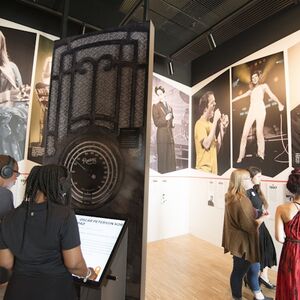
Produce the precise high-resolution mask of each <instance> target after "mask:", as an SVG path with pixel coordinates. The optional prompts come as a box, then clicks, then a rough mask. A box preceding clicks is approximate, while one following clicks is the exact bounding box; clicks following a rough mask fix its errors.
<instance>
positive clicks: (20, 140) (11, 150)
mask: <svg viewBox="0 0 300 300" xmlns="http://www.w3.org/2000/svg"><path fill="white" fill-rule="evenodd" d="M35 39H36V34H33V33H29V32H25V31H21V30H17V29H13V28H7V27H1V26H0V51H1V55H0V123H1V128H0V137H1V142H0V153H4V154H7V155H10V156H12V157H13V158H15V159H16V160H17V161H20V160H23V159H24V150H25V140H26V128H27V117H28V106H29V95H30V84H31V75H32V65H33V57H34V48H35Z"/></svg>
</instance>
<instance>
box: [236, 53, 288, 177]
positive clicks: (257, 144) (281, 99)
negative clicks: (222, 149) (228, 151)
mask: <svg viewBox="0 0 300 300" xmlns="http://www.w3.org/2000/svg"><path fill="white" fill-rule="evenodd" d="M231 82H232V96H231V103H232V149H233V156H232V166H233V167H234V168H243V167H247V166H249V165H256V166H259V167H260V168H261V169H262V170H263V173H264V174H265V175H266V176H275V175H276V174H278V173H280V172H281V171H282V170H284V169H285V168H287V167H288V165H289V157H288V132H287V114H286V87H285V85H286V79H285V60H284V55H283V52H278V53H275V54H271V55H268V56H264V57H258V58H257V59H255V60H252V61H248V62H245V63H242V64H239V65H236V66H234V67H233V68H232V72H231Z"/></svg>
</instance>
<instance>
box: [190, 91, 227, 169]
mask: <svg viewBox="0 0 300 300" xmlns="http://www.w3.org/2000/svg"><path fill="white" fill-rule="evenodd" d="M199 115H200V118H199V119H198V120H197V122H196V124H195V128H194V138H195V149H196V166H195V167H196V169H197V170H202V171H205V172H210V173H214V174H218V161H217V153H218V152H219V151H220V149H221V147H222V141H223V137H224V134H225V132H226V129H227V127H228V125H229V118H228V115H226V114H222V113H221V111H220V109H219V108H216V100H215V95H214V93H213V92H212V91H208V92H206V93H205V94H204V95H203V96H202V97H201V98H200V100H199ZM211 120H212V122H211Z"/></svg>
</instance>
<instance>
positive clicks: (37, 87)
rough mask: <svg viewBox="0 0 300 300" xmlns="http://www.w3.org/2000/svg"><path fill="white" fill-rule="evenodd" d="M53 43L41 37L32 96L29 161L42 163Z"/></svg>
mask: <svg viewBox="0 0 300 300" xmlns="http://www.w3.org/2000/svg"><path fill="white" fill-rule="evenodd" d="M52 52H53V41H52V40H50V39H48V38H46V37H44V36H42V35H40V36H39V46H38V54H37V61H36V68H35V80H34V90H33V94H32V105H31V111H32V113H31V120H30V131H29V147H28V159H29V160H31V161H34V162H36V163H40V164H41V163H42V159H43V155H44V152H45V147H44V137H45V135H44V128H45V126H44V125H45V122H46V119H47V113H48V98H49V87H50V77H51V65H52Z"/></svg>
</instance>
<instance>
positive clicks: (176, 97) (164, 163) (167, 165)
mask: <svg viewBox="0 0 300 300" xmlns="http://www.w3.org/2000/svg"><path fill="white" fill-rule="evenodd" d="M152 95H153V99H152V127H151V150H150V168H152V169H153V170H155V171H157V172H159V173H161V174H164V173H169V172H174V171H176V170H181V169H184V168H187V167H188V138H189V137H188V128H189V96H188V95H186V94H185V93H183V92H182V91H180V90H178V89H176V88H174V87H173V86H171V85H169V84H167V83H165V82H164V81H162V80H160V79H158V78H157V77H153V92H152Z"/></svg>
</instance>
